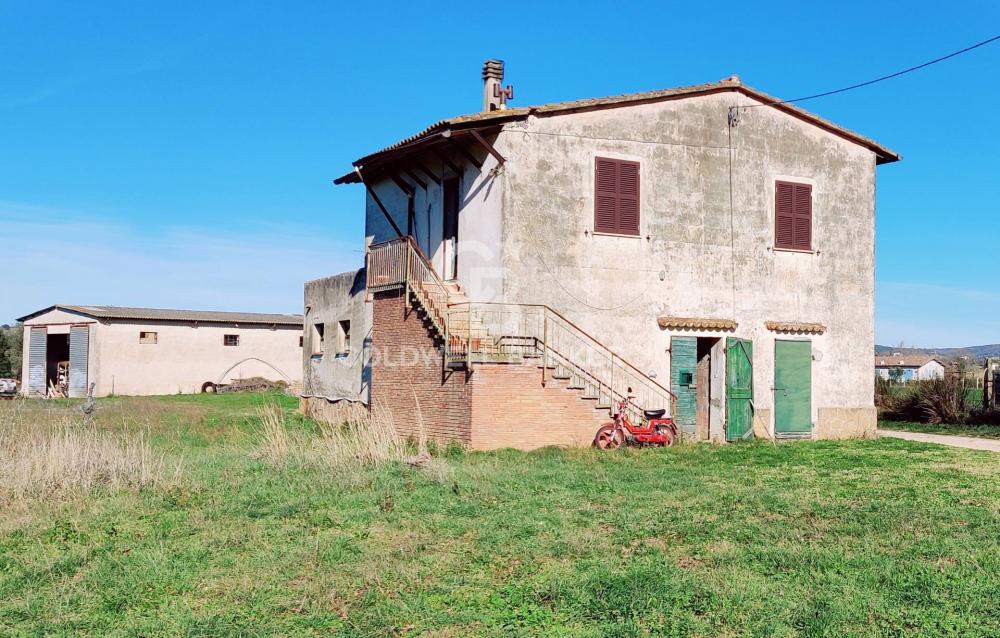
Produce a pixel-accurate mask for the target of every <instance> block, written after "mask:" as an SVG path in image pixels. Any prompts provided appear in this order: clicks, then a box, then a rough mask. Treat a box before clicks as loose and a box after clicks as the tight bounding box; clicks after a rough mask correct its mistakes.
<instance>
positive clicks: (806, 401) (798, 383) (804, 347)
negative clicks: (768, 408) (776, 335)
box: [774, 340, 812, 435]
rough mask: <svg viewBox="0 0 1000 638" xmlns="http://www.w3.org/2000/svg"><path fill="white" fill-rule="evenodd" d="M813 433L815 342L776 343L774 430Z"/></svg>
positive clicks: (777, 433) (778, 432) (791, 432)
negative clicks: (813, 356)
mask: <svg viewBox="0 0 1000 638" xmlns="http://www.w3.org/2000/svg"><path fill="white" fill-rule="evenodd" d="M810 432H812V343H810V342H808V341H780V340H779V341H775V342H774V433H775V434H776V435H782V434H809V433H810Z"/></svg>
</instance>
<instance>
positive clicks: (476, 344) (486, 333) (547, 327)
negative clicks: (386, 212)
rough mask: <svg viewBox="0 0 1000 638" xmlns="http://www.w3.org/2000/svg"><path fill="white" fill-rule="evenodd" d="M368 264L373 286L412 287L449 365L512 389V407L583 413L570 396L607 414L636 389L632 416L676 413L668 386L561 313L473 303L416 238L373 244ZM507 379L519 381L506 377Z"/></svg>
mask: <svg viewBox="0 0 1000 638" xmlns="http://www.w3.org/2000/svg"><path fill="white" fill-rule="evenodd" d="M400 244H403V249H402V250H401V249H400V247H399V245H400ZM376 250H378V251H380V252H379V260H377V261H376V260H373V258H372V257H373V256H374V255H376V254H377V253H376ZM382 253H384V254H382ZM400 264H402V265H400ZM368 269H369V270H368V285H369V289H370V290H385V289H389V288H393V287H396V288H398V287H405V288H406V290H407V291H408V297H407V300H406V301H407V306H408V307H409V308H411V309H412V310H414V311H416V312H418V313H419V316H420V317H421V319H422V320H423V322H424V325H425V327H426V328H427V329H428V331H429V333H430V336H431V337H432V338H433V339H434V340H435V343H436V344H437V345H438V346H439V347H441V348H442V349H443V361H442V364H443V366H444V367H445V368H447V369H450V370H453V371H457V370H466V371H469V372H471V369H472V368H473V367H475V368H476V370H477V371H479V372H483V374H478V375H472V378H473V379H476V378H478V380H474V381H473V384H474V385H478V384H479V383H480V381H481V380H482V379H491V380H492V381H493V383H494V384H496V385H497V387H498V388H503V387H509V388H510V390H511V392H513V393H516V396H514V395H512V394H511V393H508V394H507V395H503V394H502V393H501V395H498V396H499V398H498V399H497V400H498V401H506V402H507V404H508V406H509V405H511V402H514V403H516V404H518V405H519V406H521V408H520V409H524V410H528V412H531V411H532V410H531V409H530V407H531V406H532V405H534V404H535V403H537V401H536V400H541V399H539V398H540V397H544V400H543V403H544V402H548V403H549V404H551V405H552V406H555V405H561V406H562V407H563V408H564V411H568V412H572V413H575V415H576V416H575V417H574V418H582V417H581V416H580V414H579V413H578V412H577V411H576V410H570V409H569V408H568V407H567V406H566V405H564V403H563V401H562V400H561V399H560V397H572V398H573V399H574V401H575V402H576V403H575V405H577V406H581V405H582V406H586V410H587V411H589V413H590V414H595V413H597V414H601V413H602V411H603V413H604V414H607V413H608V412H610V411H611V410H612V407H613V406H614V405H615V404H616V403H617V401H618V400H620V399H621V398H622V397H624V396H625V395H626V394H631V395H636V401H635V406H634V408H633V409H634V410H635V412H636V413H635V414H634V415H633V416H635V417H637V418H638V417H639V416H640V415H639V412H640V411H641V410H642V409H643V408H646V409H655V408H666V409H667V410H668V412H669V413H671V414H673V413H674V404H673V399H674V397H673V394H672V393H671V392H670V391H669V390H667V389H666V388H664V387H662V386H660V385H659V384H658V383H657V382H655V381H654V380H653V379H651V378H649V377H648V376H647V375H646V374H645V373H643V372H641V371H640V370H639V369H638V368H636V367H635V366H633V365H632V364H630V363H628V362H627V361H625V360H624V359H622V358H621V357H620V356H618V355H616V354H615V353H613V352H612V351H610V350H608V349H607V348H606V347H605V346H603V345H602V344H601V343H600V342H599V341H597V340H596V339H594V338H593V337H591V336H590V335H588V334H587V333H586V332H585V331H583V330H582V329H580V328H579V327H577V326H576V325H574V324H573V323H572V322H570V321H569V320H568V319H566V318H565V317H563V316H562V315H560V314H559V313H557V312H555V311H554V310H552V309H551V308H549V307H547V306H539V305H534V306H532V305H521V304H476V303H473V302H470V301H469V299H468V297H467V296H466V295H465V293H464V291H463V290H462V287H461V285H460V284H459V283H458V282H444V281H442V280H441V279H440V278H439V277H438V276H437V274H436V273H435V272H434V271H433V268H432V267H431V266H430V263H429V261H428V260H427V259H426V257H425V256H424V255H423V253H422V252H421V251H420V249H419V247H417V246H416V245H415V243H414V242H413V241H412V240H410V239H402V240H397V241H396V242H389V243H388V244H382V245H380V246H378V247H371V248H370V252H369V265H368ZM504 370H506V372H504ZM526 371H528V372H530V378H531V379H532V381H531V383H529V384H526V383H525V379H527V378H528V377H527V376H526V374H527V372H526ZM498 375H500V376H498ZM506 377H510V378H511V379H517V382H516V383H509V384H508V383H505V382H504V381H503V379H504V378H506ZM481 392H482V391H481ZM487 395H490V393H484V394H483V396H487ZM486 403H487V404H488V403H489V401H486ZM571 403H572V402H571ZM474 411H475V410H474ZM473 421H474V422H475V419H473ZM587 427H588V428H589V427H590V424H588V426H587ZM591 434H592V432H591Z"/></svg>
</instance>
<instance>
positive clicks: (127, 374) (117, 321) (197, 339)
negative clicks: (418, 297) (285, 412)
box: [18, 305, 303, 397]
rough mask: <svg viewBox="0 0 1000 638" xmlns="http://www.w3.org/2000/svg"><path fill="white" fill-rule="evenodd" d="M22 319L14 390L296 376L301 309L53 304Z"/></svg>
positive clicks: (151, 387) (128, 388) (144, 387)
mask: <svg viewBox="0 0 1000 638" xmlns="http://www.w3.org/2000/svg"><path fill="white" fill-rule="evenodd" d="M18 321H20V322H21V323H23V325H24V358H23V361H24V363H23V369H22V377H21V378H22V379H24V383H23V385H22V393H23V394H26V395H28V396H52V395H65V396H69V397H83V396H86V395H87V392H88V388H89V387H90V386H91V385H93V387H94V395H95V396H107V395H111V394H118V395H155V394H177V393H184V394H188V393H194V392H202V391H205V390H209V389H212V388H213V386H217V385H219V384H224V383H229V382H231V381H233V380H235V379H248V378H254V377H262V378H264V379H268V380H271V381H284V382H286V383H289V384H292V383H298V382H300V381H301V379H302V322H303V319H302V316H301V315H284V314H265V313H248V312H215V311H204V310H168V309H159V308H122V307H115V306H75V305H74V306H70V305H54V306H49V307H48V308H43V309H41V310H38V311H36V312H33V313H31V314H29V315H26V316H24V317H21V318H20V319H19V320H18Z"/></svg>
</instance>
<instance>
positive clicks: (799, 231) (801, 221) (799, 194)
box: [794, 184, 812, 250]
mask: <svg viewBox="0 0 1000 638" xmlns="http://www.w3.org/2000/svg"><path fill="white" fill-rule="evenodd" d="M794 241H795V247H796V248H799V249H801V250H812V187H811V186H809V185H808V184H796V185H795V240H794Z"/></svg>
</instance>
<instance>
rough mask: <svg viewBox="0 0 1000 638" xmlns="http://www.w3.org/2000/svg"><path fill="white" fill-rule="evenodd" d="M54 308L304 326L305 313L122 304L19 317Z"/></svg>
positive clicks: (98, 314)
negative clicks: (181, 308) (127, 305)
mask: <svg viewBox="0 0 1000 638" xmlns="http://www.w3.org/2000/svg"><path fill="white" fill-rule="evenodd" d="M51 310H65V311H67V312H75V313H77V314H81V315H86V316H88V317H93V318H94V319H108V320H112V319H123V320H129V321H144V320H145V321H182V322H191V323H195V322H197V323H246V324H262V325H281V326H301V325H302V324H303V319H302V315H282V314H270V313H261V312H220V311H216V310H168V309H165V308H124V307H120V306H76V305H72V306H71V305H62V304H57V305H55V306H49V307H48V308H44V309H42V310H39V311H37V312H33V313H31V314H30V315H26V316H24V317H21V318H20V319H18V321H27V320H29V319H31V318H33V317H37V316H38V315H41V314H43V313H46V312H49V311H51Z"/></svg>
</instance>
